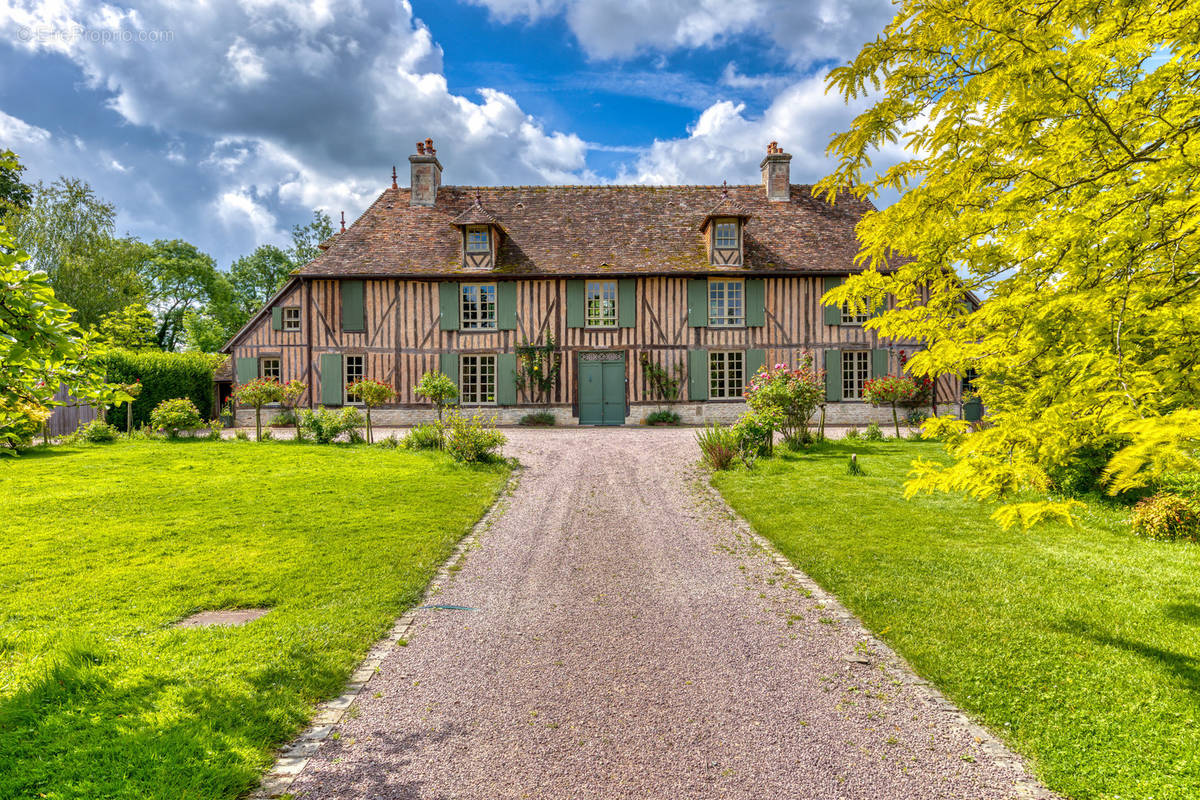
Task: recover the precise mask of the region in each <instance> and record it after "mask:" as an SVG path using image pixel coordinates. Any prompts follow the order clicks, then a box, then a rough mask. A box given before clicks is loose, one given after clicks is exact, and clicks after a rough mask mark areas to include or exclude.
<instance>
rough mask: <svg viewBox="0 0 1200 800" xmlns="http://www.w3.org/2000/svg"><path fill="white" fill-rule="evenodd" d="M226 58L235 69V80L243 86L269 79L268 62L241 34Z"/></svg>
mask: <svg viewBox="0 0 1200 800" xmlns="http://www.w3.org/2000/svg"><path fill="white" fill-rule="evenodd" d="M225 59H226V60H227V61H228V62H229V66H230V68H231V69H232V71H233V77H234V81H235V82H236V83H238V84H239V85H240V86H242V88H248V87H250V86H255V85H257V84H260V83H262V82H263V81H265V80H266V79H267V65H266V62H264V61H263V60H262V58H261V57H260V56H259V55H258V53H256V52H254V50H253V49H252V48H251V47H250V45H249V44H247V43H246V40H245V39H243V38H242V37H240V36H239V37H237V38H236V39H234V41H233V44H231V45H229V50H228V51H227V52H226V53H225Z"/></svg>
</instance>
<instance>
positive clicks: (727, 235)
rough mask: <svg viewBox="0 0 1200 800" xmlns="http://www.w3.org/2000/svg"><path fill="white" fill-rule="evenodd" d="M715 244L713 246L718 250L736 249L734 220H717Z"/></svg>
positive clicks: (736, 227)
mask: <svg viewBox="0 0 1200 800" xmlns="http://www.w3.org/2000/svg"><path fill="white" fill-rule="evenodd" d="M714 239H715V242H714V244H713V246H714V247H715V248H716V249H718V250H734V249H736V248H737V247H738V244H739V239H740V237H739V236H738V221H737V220H736V219H722V220H717V223H716V235H715V237H714Z"/></svg>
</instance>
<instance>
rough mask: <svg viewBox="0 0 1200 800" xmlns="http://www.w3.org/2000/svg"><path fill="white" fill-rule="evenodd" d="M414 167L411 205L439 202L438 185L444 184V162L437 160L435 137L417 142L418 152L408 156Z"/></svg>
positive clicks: (411, 183) (411, 184)
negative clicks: (434, 146) (434, 144)
mask: <svg viewBox="0 0 1200 800" xmlns="http://www.w3.org/2000/svg"><path fill="white" fill-rule="evenodd" d="M408 163H409V165H410V166H411V169H412V180H411V181H410V182H409V186H410V187H412V194H411V197H410V199H409V205H413V206H431V205H433V204H434V203H436V202H437V191H438V187H439V186H441V185H442V162H440V161H438V160H437V150H434V149H433V139H426V140H425V141H423V142H417V154H416V155H415V156H409V157H408Z"/></svg>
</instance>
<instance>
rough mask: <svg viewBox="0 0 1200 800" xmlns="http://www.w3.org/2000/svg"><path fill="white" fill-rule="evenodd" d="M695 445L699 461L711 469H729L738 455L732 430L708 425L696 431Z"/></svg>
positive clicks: (736, 443)
mask: <svg viewBox="0 0 1200 800" xmlns="http://www.w3.org/2000/svg"><path fill="white" fill-rule="evenodd" d="M696 443H697V444H698V445H700V458H701V460H703V461H704V463H705V464H707V465H708V466H709V467H711V468H712V469H729V466H730V465H731V464H733V460H734V459H735V458H737V455H738V440H737V434H736V433H734V432H733V429H732V428H723V427H721V426H720V425H716V424H713V425H710V426H709V427H707V428H703V429H701V430H699V431H696Z"/></svg>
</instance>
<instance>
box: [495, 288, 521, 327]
mask: <svg viewBox="0 0 1200 800" xmlns="http://www.w3.org/2000/svg"><path fill="white" fill-rule="evenodd" d="M496 328H497V329H499V330H502V331H515V330H516V329H517V282H516V281H501V282H499V283H497V284H496Z"/></svg>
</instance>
